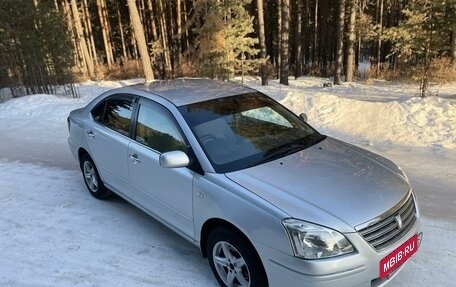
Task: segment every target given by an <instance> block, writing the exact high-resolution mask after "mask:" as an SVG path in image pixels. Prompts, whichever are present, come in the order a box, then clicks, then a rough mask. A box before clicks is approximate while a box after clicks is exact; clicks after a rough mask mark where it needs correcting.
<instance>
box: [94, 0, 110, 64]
mask: <svg viewBox="0 0 456 287" xmlns="http://www.w3.org/2000/svg"><path fill="white" fill-rule="evenodd" d="M97 8H98V16H99V18H100V24H101V34H102V36H103V43H104V47H105V52H106V62H107V64H108V69H111V68H112V65H113V64H114V56H113V54H112V45H111V37H110V28H109V23H108V17H107V12H106V2H105V0H97Z"/></svg>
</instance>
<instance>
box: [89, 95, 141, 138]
mask: <svg viewBox="0 0 456 287" xmlns="http://www.w3.org/2000/svg"><path fill="white" fill-rule="evenodd" d="M133 108H134V100H133V98H131V97H128V96H114V97H110V98H108V99H106V100H104V101H103V102H101V103H100V104H98V105H97V106H96V107H95V108H94V109H93V111H92V116H93V118H94V120H95V121H97V122H99V123H100V124H102V125H105V126H107V127H108V128H110V129H112V130H115V131H116V132H118V133H121V134H123V135H125V136H129V134H130V127H131V115H132V113H133Z"/></svg>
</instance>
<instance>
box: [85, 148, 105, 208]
mask: <svg viewBox="0 0 456 287" xmlns="http://www.w3.org/2000/svg"><path fill="white" fill-rule="evenodd" d="M80 164H81V171H82V176H83V177H84V183H85V185H86V187H87V189H88V190H89V192H90V194H91V195H92V196H93V197H95V198H97V199H105V198H107V197H109V196H110V195H111V191H109V190H108V189H107V188H106V187H105V186H104V184H103V182H102V181H101V178H100V175H99V174H98V170H97V168H96V166H95V163H94V162H93V160H92V158H90V156H89V155H88V154H84V155H83V156H82V157H81V162H80Z"/></svg>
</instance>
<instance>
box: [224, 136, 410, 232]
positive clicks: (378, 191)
mask: <svg viewBox="0 0 456 287" xmlns="http://www.w3.org/2000/svg"><path fill="white" fill-rule="evenodd" d="M226 176H227V177H228V178H229V179H231V180H232V181H234V182H236V183H238V184H239V185H241V186H243V187H244V188H246V189H248V190H250V191H251V192H253V193H255V194H256V195H258V196H259V197H261V198H263V199H265V200H267V201H268V202H270V203H271V204H273V205H275V206H276V207H278V208H280V209H282V210H283V211H284V212H286V213H288V214H289V215H290V216H291V217H294V218H299V219H302V220H306V221H310V222H314V223H318V224H323V225H326V226H328V227H332V228H336V229H339V230H341V229H344V232H349V231H353V230H354V227H355V226H357V225H359V224H361V223H364V222H366V221H368V220H371V219H373V218H375V217H377V216H379V215H381V214H383V213H384V212H386V211H388V210H389V209H391V208H393V207H394V206H395V205H396V204H397V203H398V202H399V201H400V200H401V199H403V198H404V197H405V196H406V195H407V194H408V192H409V190H410V187H409V184H408V182H407V180H406V179H405V178H404V177H402V175H401V173H400V169H399V168H398V167H397V166H396V165H395V164H393V163H392V162H391V161H389V160H387V159H385V158H383V157H380V156H378V155H376V154H374V153H371V152H368V151H365V150H363V149H361V148H357V147H354V146H351V145H349V144H346V143H344V142H341V141H338V140H335V139H332V138H329V137H327V138H326V139H325V140H323V141H322V142H320V143H319V144H316V145H314V146H312V147H309V148H307V149H305V150H302V151H300V152H297V153H294V154H292V155H289V156H286V157H283V158H280V159H277V160H274V161H270V162H267V163H264V164H261V165H258V166H255V167H251V168H248V169H244V170H240V171H236V172H231V173H227V174H226Z"/></svg>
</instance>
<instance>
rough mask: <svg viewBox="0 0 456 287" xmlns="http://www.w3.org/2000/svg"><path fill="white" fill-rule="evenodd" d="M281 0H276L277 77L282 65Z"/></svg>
mask: <svg viewBox="0 0 456 287" xmlns="http://www.w3.org/2000/svg"><path fill="white" fill-rule="evenodd" d="M282 1H283V0H277V10H278V12H277V14H278V17H277V21H278V23H277V30H278V31H277V49H276V51H277V65H276V66H277V78H278V79H280V77H281V76H280V75H281V65H282V54H281V53H282V24H283V23H282Z"/></svg>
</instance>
